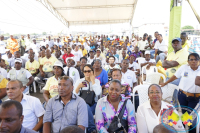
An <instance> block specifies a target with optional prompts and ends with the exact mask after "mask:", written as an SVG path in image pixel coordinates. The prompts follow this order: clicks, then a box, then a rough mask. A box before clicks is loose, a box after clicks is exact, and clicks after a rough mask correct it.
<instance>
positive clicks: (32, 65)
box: [25, 53, 40, 77]
mask: <svg viewBox="0 0 200 133" xmlns="http://www.w3.org/2000/svg"><path fill="white" fill-rule="evenodd" d="M34 55H35V53H30V54H29V59H30V60H28V61H27V62H26V65H25V68H26V69H27V70H28V71H29V72H30V73H31V74H32V76H34V77H35V76H36V74H38V73H39V67H40V64H39V62H38V61H36V60H34Z"/></svg>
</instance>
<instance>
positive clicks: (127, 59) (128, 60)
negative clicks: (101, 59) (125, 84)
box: [121, 59, 129, 63]
mask: <svg viewBox="0 0 200 133" xmlns="http://www.w3.org/2000/svg"><path fill="white" fill-rule="evenodd" d="M123 61H128V62H129V59H123V60H122V62H123ZM122 62H121V63H122Z"/></svg>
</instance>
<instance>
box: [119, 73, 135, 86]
mask: <svg viewBox="0 0 200 133" xmlns="http://www.w3.org/2000/svg"><path fill="white" fill-rule="evenodd" d="M122 80H124V81H126V82H127V83H128V84H129V85H130V87H133V83H135V82H137V79H136V76H135V72H133V71H131V70H129V69H127V71H126V73H123V72H122Z"/></svg>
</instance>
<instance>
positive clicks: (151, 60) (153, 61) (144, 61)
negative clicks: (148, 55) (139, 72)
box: [140, 59, 156, 74]
mask: <svg viewBox="0 0 200 133" xmlns="http://www.w3.org/2000/svg"><path fill="white" fill-rule="evenodd" d="M147 62H151V63H156V61H155V59H150V60H149V61H146V60H145V59H144V60H142V61H141V63H140V64H143V63H147ZM143 73H144V74H146V70H145V69H144V70H143Z"/></svg>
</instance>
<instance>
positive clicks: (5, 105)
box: [0, 100, 23, 117]
mask: <svg viewBox="0 0 200 133" xmlns="http://www.w3.org/2000/svg"><path fill="white" fill-rule="evenodd" d="M12 105H14V106H15V107H16V109H17V112H18V113H17V114H18V116H19V117H21V116H22V112H23V108H22V105H21V103H20V102H18V101H15V100H8V101H5V102H3V103H1V104H0V108H3V109H5V108H9V107H11V106H12Z"/></svg>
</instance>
